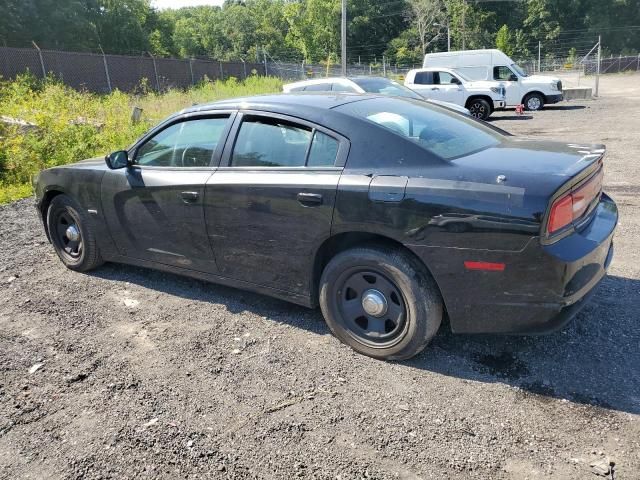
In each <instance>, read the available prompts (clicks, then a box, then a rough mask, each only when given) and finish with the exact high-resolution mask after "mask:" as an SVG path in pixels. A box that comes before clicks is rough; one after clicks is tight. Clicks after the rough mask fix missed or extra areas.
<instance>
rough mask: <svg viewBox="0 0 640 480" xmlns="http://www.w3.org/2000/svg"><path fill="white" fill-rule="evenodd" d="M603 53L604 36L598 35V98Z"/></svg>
mask: <svg viewBox="0 0 640 480" xmlns="http://www.w3.org/2000/svg"><path fill="white" fill-rule="evenodd" d="M601 53H602V36H601V35H598V64H597V65H596V97H597V96H598V88H599V87H600V54H601Z"/></svg>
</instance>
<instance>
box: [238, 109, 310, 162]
mask: <svg viewBox="0 0 640 480" xmlns="http://www.w3.org/2000/svg"><path fill="white" fill-rule="evenodd" d="M310 141H311V129H310V128H306V127H302V126H299V125H294V124H292V123H289V122H285V121H283V120H278V119H270V118H251V117H249V118H248V119H245V120H244V121H243V122H242V125H241V126H240V132H239V133H238V138H237V139H236V144H235V146H234V148H233V156H232V158H231V165H232V166H236V167H302V166H304V163H305V159H306V155H307V149H308V147H309V142H310Z"/></svg>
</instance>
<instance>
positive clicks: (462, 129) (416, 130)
mask: <svg viewBox="0 0 640 480" xmlns="http://www.w3.org/2000/svg"><path fill="white" fill-rule="evenodd" d="M336 110H341V111H343V112H344V113H347V114H351V115H354V116H357V117H361V118H364V119H367V120H369V121H370V122H373V123H376V124H377V125H380V126H382V127H384V128H387V129H389V130H391V131H393V132H395V133H397V134H398V135H402V136H403V137H405V138H408V139H410V140H411V141H413V142H415V143H417V144H418V145H420V146H421V147H423V148H424V149H426V150H428V151H429V152H431V153H433V154H435V155H437V156H438V157H440V158H443V159H445V160H453V159H455V158H458V157H462V156H465V155H469V154H471V153H474V152H477V151H480V150H484V149H486V148H490V147H494V146H496V145H499V144H500V143H502V141H503V140H504V136H505V134H504V133H502V132H500V131H499V130H497V129H494V128H492V127H490V126H488V125H484V124H483V123H480V122H478V121H477V120H474V119H472V118H470V117H468V116H465V115H459V114H456V113H453V112H450V111H448V110H447V109H445V108H442V107H439V106H437V105H433V104H428V103H425V102H419V101H414V100H408V99H399V98H371V99H368V100H363V101H359V102H352V103H346V104H344V105H340V106H339V107H337V108H336Z"/></svg>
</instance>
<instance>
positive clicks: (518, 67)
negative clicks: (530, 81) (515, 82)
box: [511, 63, 529, 77]
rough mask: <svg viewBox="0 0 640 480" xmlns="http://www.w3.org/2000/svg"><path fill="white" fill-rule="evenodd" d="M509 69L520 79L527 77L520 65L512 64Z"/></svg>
mask: <svg viewBox="0 0 640 480" xmlns="http://www.w3.org/2000/svg"><path fill="white" fill-rule="evenodd" d="M511 69H512V70H515V71H516V73H517V74H518V75H520V76H521V77H528V76H529V75H528V74H527V72H525V71H524V70H523V69H522V67H521V66H520V65H518V64H517V63H512V64H511Z"/></svg>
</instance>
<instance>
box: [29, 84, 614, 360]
mask: <svg viewBox="0 0 640 480" xmlns="http://www.w3.org/2000/svg"><path fill="white" fill-rule="evenodd" d="M604 154H605V149H604V147H603V146H602V145H583V144H574V143H557V142H548V141H534V140H530V139H524V138H516V137H514V136H511V135H509V134H508V133H506V132H504V131H502V130H499V129H497V128H495V127H492V126H490V125H488V124H486V123H483V122H481V121H478V120H475V119H473V118H470V117H468V116H465V115H460V114H458V113H456V112H453V111H450V110H448V109H446V108H444V107H439V106H436V105H431V104H425V103H424V102H418V101H414V100H411V99H400V98H389V97H382V96H376V95H350V94H334V95H325V94H322V95H314V94H295V95H273V96H260V97H252V98H241V99H235V100H228V101H223V102H217V103H213V104H211V105H201V106H194V107H192V108H189V109H186V110H184V111H182V112H180V113H178V114H176V115H174V116H172V117H170V118H168V119H167V120H165V121H164V122H162V123H161V124H160V125H158V126H157V127H155V128H154V129H152V130H151V131H150V132H149V133H147V134H146V135H144V136H143V137H142V138H141V139H140V140H138V141H137V142H136V143H135V144H134V145H133V146H132V147H131V148H129V149H128V150H123V151H118V152H114V153H112V154H110V155H108V156H107V157H106V159H93V160H86V161H82V162H79V163H76V164H73V165H66V166H63V167H56V168H52V169H49V170H45V171H43V172H41V173H40V175H39V177H38V178H37V180H36V196H37V206H38V210H39V212H40V214H41V216H42V220H43V222H44V226H45V229H46V232H47V235H48V237H49V239H50V241H51V243H52V244H53V246H54V248H55V249H56V252H57V253H58V255H59V256H60V259H61V260H62V262H63V263H64V264H65V265H66V266H67V267H69V268H70V269H73V270H78V271H87V270H90V269H92V268H95V267H97V266H98V265H100V264H101V263H102V262H104V261H111V262H122V263H129V264H134V265H139V266H144V267H150V268H156V269H161V270H167V271H171V272H175V273H180V274H184V275H189V276H191V277H195V278H199V279H204V280H209V281H212V282H217V283H222V284H226V285H231V286H234V287H239V288H244V289H248V290H253V291H256V292H261V293H264V294H267V295H272V296H274V297H279V298H282V299H285V300H288V301H291V302H294V303H298V304H301V305H305V306H307V307H315V306H317V305H318V304H319V305H320V307H321V309H322V313H323V314H324V318H325V319H326V322H327V324H328V325H329V327H330V328H331V330H332V332H333V333H334V334H335V335H336V336H337V337H338V338H339V339H340V340H342V341H343V342H345V343H346V344H348V345H350V346H351V347H352V348H353V349H355V350H357V351H358V352H361V353H363V354H366V355H370V356H372V357H377V358H386V359H405V358H409V357H411V356H413V355H415V354H416V353H418V352H420V351H421V350H422V349H423V348H424V347H425V346H426V345H427V343H429V340H430V339H431V338H432V337H433V336H434V335H435V333H436V331H437V330H438V327H439V326H440V322H441V320H442V317H443V316H444V315H447V316H448V318H449V319H450V325H451V329H452V330H453V331H454V332H465V333H472V332H476V333H479V332H502V333H526V334H531V333H543V332H547V331H551V330H553V329H556V328H558V327H560V326H562V325H563V324H564V323H565V322H567V321H568V320H569V319H570V318H571V317H572V316H573V315H574V314H575V312H576V311H577V310H578V309H579V308H580V307H581V306H582V305H583V304H584V303H585V301H586V299H587V297H588V295H589V293H590V292H592V291H593V289H594V287H595V286H596V285H597V284H598V282H599V281H600V280H601V279H602V278H603V277H604V275H605V273H606V269H607V267H608V266H609V263H610V262H611V258H612V254H613V246H612V237H613V233H614V230H615V227H616V223H617V218H618V213H617V208H616V205H615V203H614V202H613V201H612V200H611V198H609V197H608V196H607V195H605V194H604V193H603V192H602V177H603V157H604Z"/></svg>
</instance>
